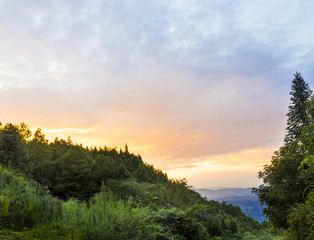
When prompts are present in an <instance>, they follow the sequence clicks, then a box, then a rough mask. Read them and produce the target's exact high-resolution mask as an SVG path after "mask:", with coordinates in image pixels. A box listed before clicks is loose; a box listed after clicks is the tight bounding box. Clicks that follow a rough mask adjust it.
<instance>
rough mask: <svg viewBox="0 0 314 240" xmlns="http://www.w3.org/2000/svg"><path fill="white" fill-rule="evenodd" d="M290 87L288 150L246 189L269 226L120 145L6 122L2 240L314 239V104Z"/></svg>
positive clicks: (0, 145) (1, 132) (296, 85)
mask: <svg viewBox="0 0 314 240" xmlns="http://www.w3.org/2000/svg"><path fill="white" fill-rule="evenodd" d="M302 84H303V85H302ZM300 85H302V86H300ZM292 87H293V90H292V92H291V94H292V98H291V99H292V104H291V106H290V108H289V113H288V127H287V133H286V137H285V145H284V146H283V147H282V148H280V150H279V151H278V152H276V153H275V156H274V157H273V159H272V162H271V164H270V165H267V166H265V168H264V170H263V171H261V172H260V173H259V177H260V178H262V179H263V180H264V184H263V185H261V186H260V187H259V188H255V189H253V191H254V192H255V193H256V194H257V195H258V197H259V200H260V202H261V203H262V204H265V205H266V208H265V214H266V217H267V218H268V219H269V222H270V224H272V225H271V226H270V225H269V223H268V222H263V223H262V224H260V223H258V222H257V221H256V220H254V219H252V218H251V217H249V216H247V215H245V214H244V213H243V212H242V211H241V209H240V208H239V207H235V206H233V205H231V204H226V203H225V202H223V203H219V202H217V201H208V200H206V199H205V198H203V197H201V196H200V195H199V194H198V193H196V192H195V191H193V190H192V189H191V187H190V186H188V184H187V181H186V180H185V179H169V178H168V176H167V175H166V174H165V173H163V172H162V171H160V170H157V169H155V168H154V167H153V166H152V165H149V164H146V163H144V162H143V160H142V158H141V156H140V155H134V154H133V153H130V152H129V150H128V146H127V145H126V146H125V148H124V149H119V150H118V149H116V148H110V147H106V146H105V147H101V148H96V147H92V148H90V147H83V146H82V145H77V144H74V143H73V142H72V141H71V139H70V138H68V139H67V140H63V139H57V138H56V139H55V140H54V141H53V142H48V141H47V140H46V138H45V135H44V134H43V132H42V131H41V129H37V130H36V132H35V133H32V132H31V131H30V128H29V126H28V125H26V124H25V123H21V124H19V125H16V124H11V123H7V124H0V163H1V166H0V229H1V231H0V238H1V239H95V240H96V239H97V240H100V239H110V240H122V239H138V240H140V239H152V240H154V239H156V240H162V239H164V240H168V239H172V240H185V239H186V240H189V239H191V240H192V239H193V240H201V239H204V240H205V239H216V240H218V239H264V240H266V239H274V237H273V235H274V234H276V233H278V232H276V233H275V230H274V229H275V228H282V229H286V230H287V239H313V236H314V235H313V218H314V216H313V213H314V211H313V206H314V204H313V203H314V193H313V176H314V170H313V166H314V163H313V161H314V121H313V118H314V99H313V97H311V91H310V89H309V87H308V85H307V84H306V83H305V82H304V80H303V78H302V76H301V75H300V74H298V73H297V74H296V75H295V79H294V82H293V85H292ZM6 237H7V238H6Z"/></svg>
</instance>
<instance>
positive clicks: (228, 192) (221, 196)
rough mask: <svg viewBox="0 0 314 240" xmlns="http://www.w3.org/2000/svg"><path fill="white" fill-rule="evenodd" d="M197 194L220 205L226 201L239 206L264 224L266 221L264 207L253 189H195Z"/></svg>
mask: <svg viewBox="0 0 314 240" xmlns="http://www.w3.org/2000/svg"><path fill="white" fill-rule="evenodd" d="M194 190H195V191H196V192H198V193H199V194H201V195H202V196H203V197H206V198H207V199H208V200H216V201H218V202H220V203H222V202H223V201H226V202H227V203H228V204H232V205H234V206H239V207H240V208H241V210H242V211H243V212H244V213H245V214H247V215H249V216H251V217H252V218H254V219H255V220H257V221H259V222H262V221H264V220H265V216H264V215H263V208H264V207H263V206H261V205H260V203H259V201H258V198H257V196H256V195H255V194H252V192H251V188H223V189H194Z"/></svg>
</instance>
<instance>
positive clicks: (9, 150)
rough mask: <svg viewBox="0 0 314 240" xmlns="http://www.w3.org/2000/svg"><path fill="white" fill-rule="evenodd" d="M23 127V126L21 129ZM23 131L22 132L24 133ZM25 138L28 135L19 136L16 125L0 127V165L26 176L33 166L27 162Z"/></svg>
mask: <svg viewBox="0 0 314 240" xmlns="http://www.w3.org/2000/svg"><path fill="white" fill-rule="evenodd" d="M21 125H22V124H21ZM25 126H26V125H23V127H25ZM24 130H25V129H24ZM24 130H23V131H22V132H25V131H26V130H25V131H24ZM26 132H27V131H26ZM25 136H30V134H29V133H27V134H25V135H21V133H20V129H19V126H17V125H14V124H11V123H10V124H6V125H4V126H2V128H1V132H0V163H2V164H3V165H4V166H8V167H13V168H15V169H19V170H21V171H23V172H24V173H27V174H28V173H31V172H32V169H33V165H32V163H31V162H30V161H29V154H28V151H27V148H26V146H25V138H26V137H25Z"/></svg>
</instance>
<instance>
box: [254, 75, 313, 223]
mask: <svg viewBox="0 0 314 240" xmlns="http://www.w3.org/2000/svg"><path fill="white" fill-rule="evenodd" d="M294 76H295V78H294V80H293V81H292V91H291V93H290V94H291V104H290V106H289V112H288V114H287V116H288V121H287V125H288V126H287V128H286V136H285V141H284V143H285V144H284V146H283V147H281V148H280V149H279V150H278V151H276V152H275V153H274V156H273V157H272V160H271V163H270V164H269V165H266V166H265V167H264V170H263V171H261V172H259V175H258V177H259V178H262V179H263V184H262V185H260V186H259V188H253V190H252V191H253V193H256V194H257V195H258V198H259V201H260V202H261V203H262V204H264V205H266V207H265V209H264V214H266V217H267V218H268V219H269V220H270V222H271V223H272V224H273V225H274V226H276V227H280V228H285V229H287V228H289V221H288V219H289V213H290V212H291V209H292V207H293V206H294V205H295V204H302V203H304V202H305V199H306V194H304V190H305V189H306V188H307V187H308V184H309V183H308V182H309V177H308V175H307V174H304V172H303V171H299V169H300V168H299V167H300V164H301V163H302V161H303V160H304V159H305V158H307V157H308V154H311V152H312V150H311V148H313V144H312V145H311V141H312V139H313V133H314V132H313V131H312V130H311V128H310V126H311V125H313V122H312V120H311V119H313V116H314V115H313V116H312V112H313V108H314V105H313V103H314V101H313V98H312V99H310V96H311V92H312V91H311V90H310V88H309V86H308V84H307V83H305V81H304V80H303V78H302V76H301V74H300V73H296V74H294ZM311 146H312V147H311Z"/></svg>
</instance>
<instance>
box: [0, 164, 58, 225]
mask: <svg viewBox="0 0 314 240" xmlns="http://www.w3.org/2000/svg"><path fill="white" fill-rule="evenodd" d="M60 213H61V202H60V200H58V199H56V198H54V197H52V196H50V195H49V194H47V191H46V190H45V189H44V188H43V187H41V186H40V185H39V184H38V183H35V182H33V181H31V180H27V179H25V178H24V177H23V176H20V175H19V174H17V173H15V172H14V171H10V170H7V169H4V168H3V167H1V166H0V226H1V227H4V228H12V229H21V228H24V227H28V228H30V227H33V226H35V225H38V224H46V223H49V222H53V221H55V220H57V219H58V218H59V216H60Z"/></svg>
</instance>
